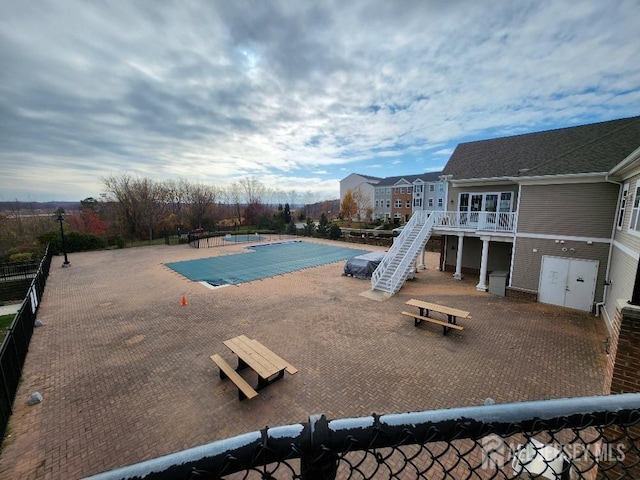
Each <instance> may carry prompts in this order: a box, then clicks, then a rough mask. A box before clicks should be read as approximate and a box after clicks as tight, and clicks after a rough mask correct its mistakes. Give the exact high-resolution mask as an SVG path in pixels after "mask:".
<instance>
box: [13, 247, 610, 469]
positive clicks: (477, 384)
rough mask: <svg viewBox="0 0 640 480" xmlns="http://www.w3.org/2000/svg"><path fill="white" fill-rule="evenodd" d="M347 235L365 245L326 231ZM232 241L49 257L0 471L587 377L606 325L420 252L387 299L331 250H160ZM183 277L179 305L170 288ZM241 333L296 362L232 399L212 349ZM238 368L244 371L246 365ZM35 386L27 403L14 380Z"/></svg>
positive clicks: (97, 464) (593, 377)
mask: <svg viewBox="0 0 640 480" xmlns="http://www.w3.org/2000/svg"><path fill="white" fill-rule="evenodd" d="M330 243H331V244H334V245H339V246H343V247H344V246H352V247H353V248H356V249H363V248H364V249H368V250H371V251H380V250H382V248H379V247H367V246H365V245H361V244H347V243H338V244H335V243H333V242H330ZM245 246H246V245H237V246H236V245H232V246H227V247H220V248H211V249H194V248H191V247H189V246H187V245H181V246H164V245H162V246H152V247H144V248H136V249H123V250H110V251H101V252H87V253H77V254H72V255H70V261H71V267H70V268H56V265H58V262H55V261H54V263H53V264H52V269H51V274H50V277H49V280H48V282H47V286H46V289H45V292H44V297H43V300H42V303H41V306H40V310H39V313H38V318H39V319H41V320H42V321H43V323H44V326H43V327H41V328H38V329H36V330H35V332H34V335H33V339H32V341H31V346H30V351H29V355H28V357H27V361H26V365H25V368H24V371H23V379H22V382H21V384H20V387H19V390H18V393H17V398H16V401H15V405H14V412H13V415H12V418H11V421H10V424H9V430H8V434H9V435H8V436H7V438H6V439H5V442H4V444H3V449H2V454H1V455H0V478H7V479H9V478H10V479H49V478H52V479H59V478H60V479H74V478H81V477H84V476H87V475H91V474H95V473H98V472H101V471H105V470H110V469H113V468H116V467H119V466H123V465H127V464H131V463H134V462H139V461H142V460H146V459H149V458H153V457H157V456H160V455H164V454H168V453H171V452H176V451H179V450H183V449H186V448H189V447H194V446H197V445H201V444H204V443H208V442H211V441H214V440H217V439H222V438H226V437H229V436H233V435H238V434H241V433H244V432H248V431H254V430H258V429H261V428H263V427H265V426H267V425H269V426H278V425H286V424H291V423H296V422H300V421H305V420H306V419H307V418H308V416H309V415H311V414H318V413H324V414H326V415H327V417H328V418H330V419H334V418H341V417H358V416H364V415H369V414H371V413H372V412H375V413H379V414H382V413H389V412H405V411H417V410H426V409H437V408H447V407H456V406H465V405H480V404H482V403H483V402H484V400H485V399H486V398H487V397H492V398H493V399H495V400H496V401H497V402H500V403H503V402H514V401H522V400H534V399H535V400H537V399H547V398H558V397H572V396H583V395H596V394H602V393H603V389H604V366H605V359H606V355H605V352H604V348H603V341H604V339H605V337H606V328H605V327H604V325H603V322H602V320H601V319H599V318H594V317H592V316H590V315H587V314H583V313H580V312H576V311H570V310H566V309H562V308H557V307H552V306H548V305H543V304H536V303H529V302H525V301H521V300H515V299H507V298H502V297H496V296H492V295H490V294H487V293H480V292H477V291H476V289H475V285H476V283H477V278H472V277H468V278H465V279H464V280H463V281H456V280H454V279H453V278H452V277H451V274H449V273H444V272H439V271H437V270H436V265H437V261H438V255H437V254H428V255H427V267H428V268H427V269H426V270H423V271H420V272H419V273H418V274H417V275H416V279H415V280H413V281H410V282H407V284H406V285H405V286H404V287H403V288H402V289H401V290H400V292H399V293H398V294H397V295H395V296H394V297H391V298H390V299H388V300H386V301H375V300H372V299H370V298H367V297H366V296H363V295H361V294H362V293H363V292H366V291H368V290H369V288H370V284H369V282H368V281H363V280H357V279H355V278H352V277H345V276H342V275H341V274H342V269H343V266H344V262H336V263H332V264H329V265H325V266H320V267H316V268H309V269H306V270H302V271H299V272H295V273H289V274H285V275H280V276H277V277H272V278H267V279H264V280H259V281H255V282H250V283H245V284H242V285H238V286H230V287H227V288H221V289H215V290H211V289H208V288H206V287H204V286H202V285H201V284H199V283H196V282H191V281H189V280H187V279H186V278H184V277H183V276H181V275H179V274H177V273H175V272H174V271H172V270H171V269H169V268H167V267H166V266H165V265H164V263H166V262H175V261H180V260H188V259H195V258H203V257H208V256H212V255H228V254H230V253H237V252H240V251H242V249H243V248H244V247H245ZM182 295H184V296H185V298H186V299H187V303H188V304H187V305H186V306H182V305H181V298H182ZM410 298H419V299H423V300H428V301H432V302H436V303H441V304H445V305H449V306H451V307H455V308H460V309H464V310H468V311H470V312H471V314H472V316H473V318H472V319H470V320H461V321H460V322H459V323H460V324H461V325H463V326H464V328H465V329H464V331H462V332H457V331H454V332H450V333H449V334H448V335H447V336H446V337H445V336H443V335H442V329H441V328H440V327H438V326H436V325H430V324H422V325H420V326H418V327H417V328H416V327H414V326H413V321H412V320H411V319H407V318H405V317H404V316H402V315H401V314H400V312H401V311H402V310H406V309H407V306H406V305H405V302H406V301H407V300H408V299H410ZM241 334H244V335H247V336H249V337H250V338H255V339H257V340H259V341H260V342H261V343H263V344H264V345H265V346H267V347H268V348H270V349H271V350H273V351H274V352H276V353H278V354H279V355H280V356H282V357H283V358H285V359H286V360H287V361H289V362H290V363H291V364H293V365H294V366H295V367H296V368H298V370H299V372H298V373H297V374H296V375H287V376H285V378H284V379H283V380H281V381H278V382H276V383H275V384H273V385H271V386H269V387H268V388H266V389H265V390H262V391H261V392H260V395H259V396H258V397H256V398H255V399H253V400H250V401H242V402H240V401H239V400H238V396H237V391H236V389H235V387H233V386H232V385H231V384H230V382H229V381H223V380H220V378H219V377H218V372H217V369H216V368H215V365H213V363H212V362H211V360H210V359H209V356H210V355H213V354H214V353H218V354H220V355H222V356H223V358H225V359H226V360H227V361H229V362H233V361H234V358H233V355H232V354H231V353H230V352H229V351H228V350H227V349H226V348H225V347H224V345H223V343H222V342H223V341H224V340H227V339H229V338H232V337H235V336H237V335H241ZM243 376H245V377H246V378H248V379H250V381H251V382H253V381H254V379H253V377H251V374H250V372H246V373H243ZM35 391H39V392H40V393H41V394H42V395H43V397H44V400H43V401H42V403H40V404H38V405H35V406H32V407H29V406H27V404H26V400H27V397H28V396H29V394H31V393H33V392H35Z"/></svg>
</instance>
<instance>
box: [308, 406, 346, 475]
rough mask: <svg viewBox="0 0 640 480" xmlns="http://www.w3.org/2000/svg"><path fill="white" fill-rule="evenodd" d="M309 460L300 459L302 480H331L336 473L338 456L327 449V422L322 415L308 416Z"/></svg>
mask: <svg viewBox="0 0 640 480" xmlns="http://www.w3.org/2000/svg"><path fill="white" fill-rule="evenodd" d="M309 426H310V429H309V433H310V436H311V457H312V458H311V459H307V458H301V459H300V460H301V461H300V476H301V478H302V479H303V480H331V479H335V478H336V472H337V471H338V454H337V453H336V452H333V451H331V450H329V449H327V448H325V446H324V445H325V444H327V443H329V422H328V421H327V418H326V417H325V416H324V415H310V416H309Z"/></svg>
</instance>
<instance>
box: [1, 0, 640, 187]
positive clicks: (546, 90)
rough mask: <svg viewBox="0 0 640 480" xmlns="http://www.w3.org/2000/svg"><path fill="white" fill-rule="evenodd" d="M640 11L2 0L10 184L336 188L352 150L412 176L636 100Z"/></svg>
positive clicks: (626, 111) (613, 5) (533, 5)
mask: <svg viewBox="0 0 640 480" xmlns="http://www.w3.org/2000/svg"><path fill="white" fill-rule="evenodd" d="M639 17H640V6H639V5H638V4H637V3H636V2H625V1H613V2H607V3H606V4H603V3H602V2H598V1H596V0H593V1H585V2H580V3H579V4H575V3H574V2H571V3H569V2H568V1H551V0H547V1H542V2H533V1H530V2H529V1H525V2H517V4H515V3H509V2H499V1H497V0H489V1H488V2H470V1H463V2H444V1H437V0H430V1H409V0H403V1H400V2H394V3H389V2H383V1H381V0H380V1H369V2H358V3H352V2H337V1H336V2H332V1H328V2H321V3H306V2H288V1H284V0H283V1H273V2H259V1H249V0H247V1H242V0H239V1H237V2H205V1H201V2H189V3H186V4H185V3H178V2H161V3H159V2H155V1H144V0H143V1H139V2H122V3H120V2H115V3H114V2H106V3H95V2H82V1H69V2H55V1H41V2H37V3H34V2H19V1H17V0H10V1H8V2H5V4H4V5H3V15H2V17H0V45H2V46H3V47H2V48H0V190H1V191H3V192H5V193H4V194H5V195H11V196H19V195H22V194H28V195H34V196H38V195H39V193H38V192H41V195H42V196H43V197H44V198H47V199H50V198H54V197H56V196H65V195H74V196H75V198H84V197H85V196H96V195H97V193H98V192H96V188H99V187H100V176H101V175H104V174H108V173H109V172H113V171H126V172H132V173H139V174H141V175H148V176H151V177H153V178H158V179H164V178H175V177H182V178H188V179H193V180H198V181H200V180H202V181H207V182H211V183H214V184H226V183H229V182H232V181H234V180H237V179H238V178H242V177H243V176H248V175H257V176H259V178H261V180H262V181H264V182H281V183H282V184H286V185H289V186H291V185H292V184H293V183H294V182H298V183H297V184H296V185H297V188H298V189H299V190H308V188H310V187H309V185H311V183H310V182H311V180H309V179H308V178H307V176H306V173H307V172H322V173H312V175H316V176H317V175H322V176H323V178H324V177H325V176H328V177H332V178H331V180H322V181H317V182H315V181H314V183H313V187H314V188H318V189H319V191H321V192H323V193H324V194H326V195H328V196H334V197H335V196H337V195H338V180H339V179H340V178H342V177H343V176H344V172H350V171H353V169H352V168H351V167H354V166H356V165H357V166H358V168H359V171H360V172H362V173H366V172H365V171H364V170H362V168H361V165H366V166H367V168H370V169H375V170H376V171H377V174H379V175H393V174H395V173H397V171H398V168H407V169H408V168H414V169H415V168H416V167H415V166H416V165H417V164H418V165H419V168H418V169H417V171H402V172H400V173H403V174H404V173H418V172H419V171H424V170H425V169H428V168H429V169H430V168H434V167H435V166H440V165H442V157H446V156H448V155H449V154H450V152H452V151H453V149H454V148H455V145H456V144H457V143H458V142H460V141H464V140H465V139H470V138H482V137H489V136H500V135H508V134H513V133H522V132H525V131H533V130H540V129H545V128H554V127H557V126H565V125H569V124H578V123H588V122H590V121H598V120H606V119H611V118H619V117H624V116H630V115H635V114H637V112H638V107H639V106H640V69H638V68H637V62H636V59H637V56H638V52H639V47H640V45H639V42H638V40H637V35H636V23H637V22H636V19H637V18H639ZM432 156H435V157H437V159H436V160H431V157H432ZM406 159H411V160H412V161H411V162H408V161H404V160H406ZM414 160H416V161H414ZM399 162H402V164H400V163H399ZM389 164H392V165H395V166H396V168H395V169H389V168H388V167H389ZM385 168H386V169H388V171H387V172H381V170H384V169H385ZM47 178H48V179H49V181H48V182H45V184H39V183H38V181H39V180H41V179H47ZM69 179H72V180H69ZM73 179H75V180H73ZM69 182H71V183H69ZM325 182H332V183H330V184H327V183H325ZM269 186H270V187H274V188H275V187H278V185H277V184H272V185H269Z"/></svg>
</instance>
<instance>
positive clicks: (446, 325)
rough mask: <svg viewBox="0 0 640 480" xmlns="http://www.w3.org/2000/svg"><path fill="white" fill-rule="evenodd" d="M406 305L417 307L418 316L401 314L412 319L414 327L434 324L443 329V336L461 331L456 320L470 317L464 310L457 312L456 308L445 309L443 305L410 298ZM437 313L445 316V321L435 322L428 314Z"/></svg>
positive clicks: (408, 313)
mask: <svg viewBox="0 0 640 480" xmlns="http://www.w3.org/2000/svg"><path fill="white" fill-rule="evenodd" d="M406 304H407V305H411V306H413V307H418V309H419V311H420V314H419V315H418V314H413V313H410V312H402V314H403V315H406V316H408V317H412V318H413V319H414V326H416V327H417V326H418V325H419V324H420V323H422V322H423V321H426V322H431V323H435V324H437V325H441V326H442V328H443V335H446V334H447V333H449V330H451V329H455V330H463V327H462V326H460V325H458V322H457V319H458V318H471V315H470V313H469V312H467V311H466V310H459V309H457V308H451V307H447V306H445V305H439V304H437V303H431V302H423V301H422V300H416V299H414V298H412V299H411V300H408V301H407V302H406ZM430 311H433V312H439V313H442V314H444V315H446V316H447V321H446V322H443V321H442V320H437V319H435V318H430V317H429V312H430Z"/></svg>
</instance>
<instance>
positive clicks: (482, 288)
mask: <svg viewBox="0 0 640 480" xmlns="http://www.w3.org/2000/svg"><path fill="white" fill-rule="evenodd" d="M480 240H482V261H481V263H480V281H479V282H478V285H476V290H478V291H479V292H486V291H487V290H488V288H487V263H488V262H489V237H480Z"/></svg>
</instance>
